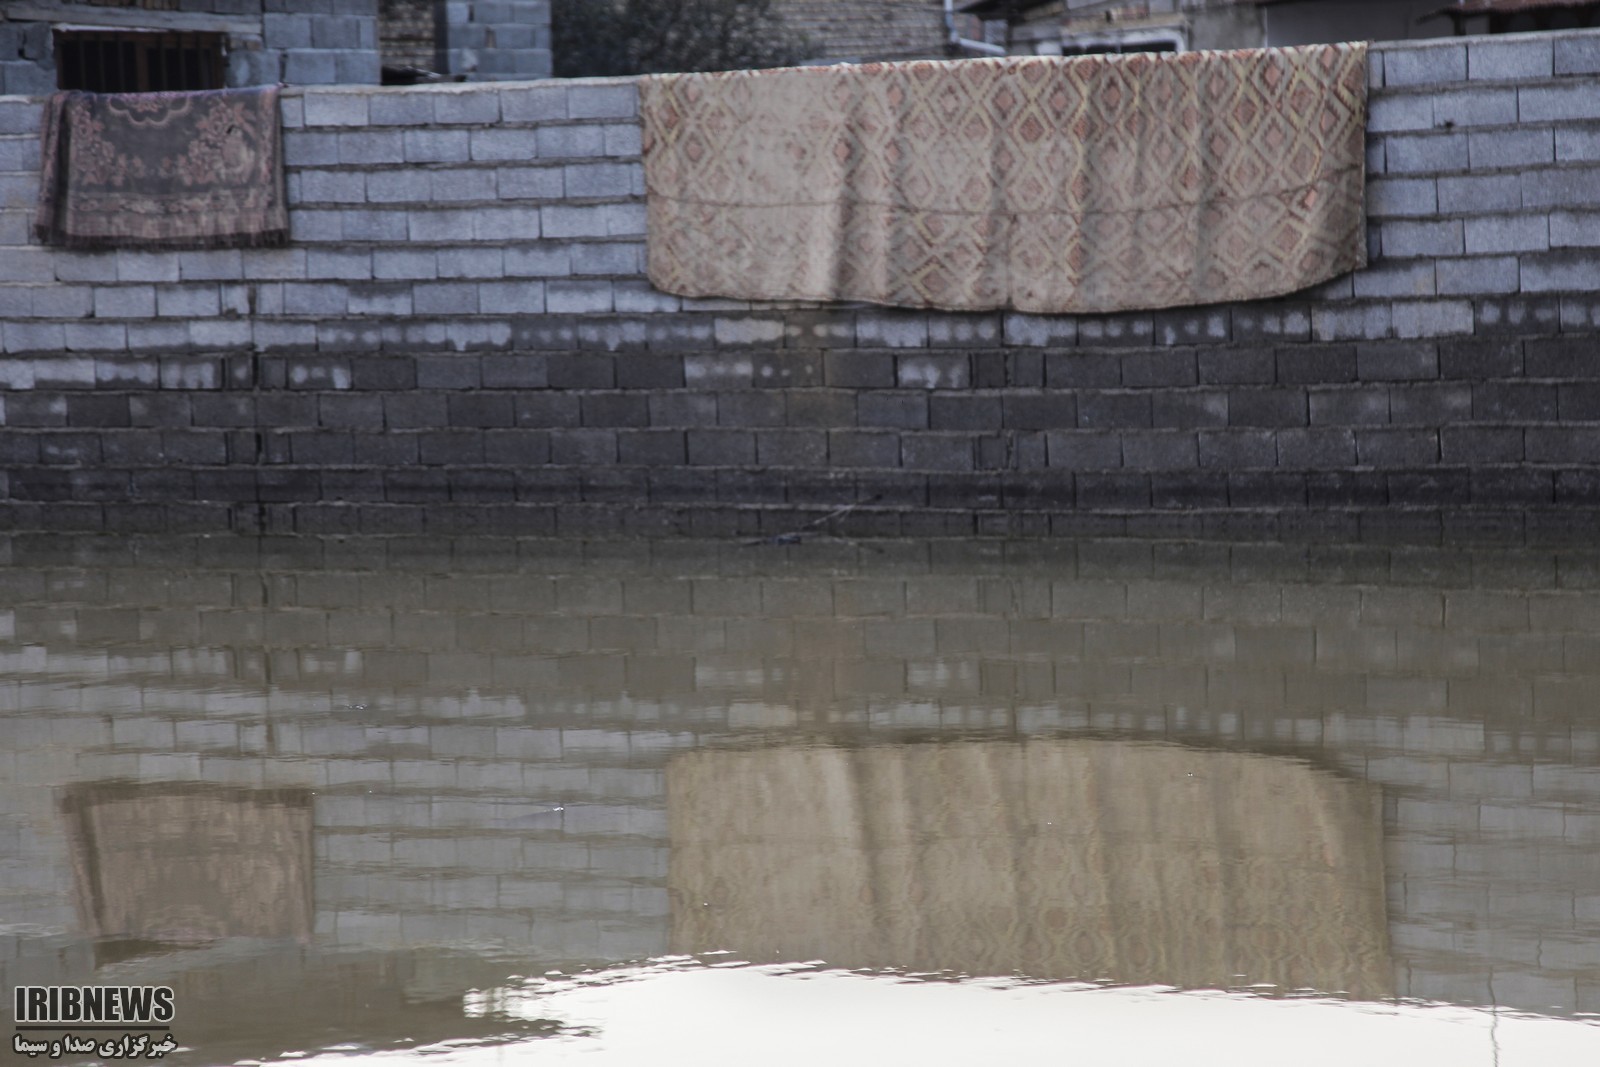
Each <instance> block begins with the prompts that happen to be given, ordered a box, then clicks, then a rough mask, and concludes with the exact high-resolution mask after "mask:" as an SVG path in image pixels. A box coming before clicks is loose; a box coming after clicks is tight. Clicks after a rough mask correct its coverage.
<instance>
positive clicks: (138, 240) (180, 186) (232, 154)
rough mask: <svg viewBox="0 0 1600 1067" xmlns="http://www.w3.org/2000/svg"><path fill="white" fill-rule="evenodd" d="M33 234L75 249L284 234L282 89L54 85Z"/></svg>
mask: <svg viewBox="0 0 1600 1067" xmlns="http://www.w3.org/2000/svg"><path fill="white" fill-rule="evenodd" d="M42 141H43V143H42V145H41V149H42V157H43V158H42V164H41V168H40V176H39V211H38V215H37V217H36V218H35V220H34V234H35V236H36V237H37V238H38V239H39V240H40V241H41V242H43V243H45V244H53V245H66V246H68V247H75V248H223V247H258V246H267V245H281V244H284V243H286V242H287V241H288V238H289V212H288V202H287V199H286V197H285V195H284V182H283V150H282V147H281V145H282V139H281V135H280V132H279V124H278V89H277V87H276V86H263V87H261V88H255V89H221V90H212V91H204V92H187V93H110V94H99V93H83V92H66V93H56V94H55V95H54V96H52V97H51V98H50V101H49V103H48V104H47V105H46V108H45V114H44V125H43V131H42Z"/></svg>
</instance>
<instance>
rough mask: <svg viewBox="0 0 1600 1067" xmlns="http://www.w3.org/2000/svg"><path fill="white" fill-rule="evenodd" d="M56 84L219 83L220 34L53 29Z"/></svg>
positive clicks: (148, 88)
mask: <svg viewBox="0 0 1600 1067" xmlns="http://www.w3.org/2000/svg"><path fill="white" fill-rule="evenodd" d="M55 45H56V88H58V89H83V90H86V91H88V92H91V93H159V92H178V91H183V90H190V89H221V88H222V87H223V73H224V70H225V63H224V61H223V56H224V48H223V35H222V34H220V33H176V32H171V33H146V32H139V31H134V32H129V31H110V30H107V31H101V30H57V31H56V33H55Z"/></svg>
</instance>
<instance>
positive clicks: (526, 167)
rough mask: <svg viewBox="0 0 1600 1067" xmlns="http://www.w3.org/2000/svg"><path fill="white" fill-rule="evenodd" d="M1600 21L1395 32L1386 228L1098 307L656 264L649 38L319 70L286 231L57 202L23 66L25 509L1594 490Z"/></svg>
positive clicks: (1085, 501) (16, 500)
mask: <svg viewBox="0 0 1600 1067" xmlns="http://www.w3.org/2000/svg"><path fill="white" fill-rule="evenodd" d="M1597 56H1600V34H1596V33H1593V32H1571V33H1557V34H1543V35H1525V36H1518V37H1515V38H1455V39H1450V40H1445V41H1438V42H1408V43H1404V44H1388V45H1381V46H1379V47H1377V48H1376V49H1375V50H1374V52H1373V53H1372V65H1371V72H1372V84H1373V90H1372V99H1371V121H1370V124H1369V128H1370V134H1369V140H1368V166H1369V181H1370V185H1369V221H1370V233H1369V241H1370V247H1371V252H1372V263H1371V265H1370V266H1369V267H1368V268H1367V269H1365V270H1363V271H1359V272H1356V273H1354V274H1351V275H1347V276H1344V277H1341V278H1338V279H1335V280H1333V281H1331V282H1329V283H1327V284H1325V285H1322V286H1319V287H1317V288H1316V289H1314V290H1311V291H1308V292H1305V293H1301V294H1296V295H1294V296H1292V297H1289V298H1285V299H1280V300H1272V301H1263V302H1256V303H1246V304H1238V305H1232V306H1221V307H1209V308H1195V309H1178V310H1174V311H1163V312H1156V313H1134V314H1123V315H1110V316H1081V317H1070V316H1063V317H1040V316H1031V315H1021V314H1002V313H996V314H979V315H953V314H946V313H928V312H917V311H904V310H890V309H880V308H873V307H865V306H850V305H829V306H820V307H819V306H814V305H803V304H793V305H774V304H761V305H751V304H747V303H741V302H737V301H724V300H684V299H679V298H677V297H673V296H669V295H666V294H662V293H659V292H656V291H655V290H653V289H652V288H651V287H650V286H649V284H648V282H647V281H646V280H645V278H644V275H643V256H644V198H643V172H642V168H641V165H640V161H639V151H640V130H639V125H638V118H637V102H636V92H635V89H634V86H633V85H632V83H631V82H629V81H627V80H614V81H603V80H602V81H574V82H549V83H543V84H522V83H516V84H513V83H507V84H495V85H452V86H434V87H419V88H408V89H370V88H362V89H349V88H329V89H305V90H303V91H299V92H291V93H289V94H288V95H287V96H286V97H285V100H284V123H285V127H286V131H285V143H286V151H287V154H288V165H289V175H288V179H289V187H290V196H291V201H292V205H293V209H292V219H291V221H292V227H293V234H294V243H293V246H292V247H290V248H287V249H280V250H245V251H243V252H238V251H230V252H169V253H130V252H119V253H102V254H85V253H80V252H63V251H57V250H53V249H44V248H39V247H36V246H29V245H27V244H26V243H25V242H26V240H27V221H28V216H29V212H30V211H31V208H32V202H33V195H34V193H33V187H34V181H35V177H34V175H35V172H36V168H37V149H36V147H35V145H36V137H37V123H38V110H39V105H38V102H37V101H32V100H23V99H8V100H4V101H0V242H6V244H5V245H4V248H3V250H0V319H3V322H0V347H3V349H4V355H5V358H4V359H3V361H0V389H3V390H4V396H3V397H0V399H3V400H4V401H5V422H4V425H3V426H0V455H4V456H5V457H7V458H6V463H7V467H6V471H5V473H6V477H5V479H4V480H3V481H0V501H3V504H0V521H3V522H6V523H9V524H10V525H12V526H24V527H39V526H44V527H51V526H58V525H60V526H67V527H71V528H81V527H85V526H87V527H91V528H101V527H103V526H107V525H111V526H116V527H117V528H142V527H145V526H149V525H155V526H173V527H193V526H203V527H208V528H213V527H214V528H222V527H228V526H233V527H235V528H250V529H254V528H263V527H264V528H268V529H272V530H275V531H276V530H283V531H290V530H294V531H301V532H315V531H332V530H367V531H373V532H377V531H385V530H386V531H393V532H418V531H422V530H427V531H431V532H440V531H445V532H449V531H467V530H473V529H481V528H484V526H485V524H491V525H499V526H501V527H503V528H507V529H524V530H530V531H534V532H538V531H545V532H550V531H555V532H591V533H594V532H603V531H611V532H651V533H690V534H739V535H743V534H775V533H781V532H784V531H787V530H792V529H794V528H795V526H796V525H797V524H799V523H803V522H806V521H810V520H812V519H814V518H817V517H819V516H820V515H822V514H825V513H827V512H830V511H833V510H836V509H839V508H841V507H846V506H850V505H856V509H855V510H854V511H852V512H851V513H850V514H849V515H848V516H846V519H845V522H846V524H847V525H846V526H845V527H843V528H846V529H849V530H851V531H853V532H856V533H871V534H885V535H895V534H900V533H907V534H919V533H938V532H951V533H962V534H969V535H970V534H974V533H1003V532H1012V533H1049V532H1082V531H1091V532H1094V531H1099V532H1107V533H1115V532H1118V531H1121V530H1128V529H1134V528H1138V529H1153V530H1172V531H1184V532H1190V533H1205V532H1208V531H1209V532H1216V533H1222V534H1229V535H1240V534H1247V535H1254V534H1265V535H1269V536H1282V535H1285V534H1288V533H1293V532H1295V531H1296V530H1299V529H1302V528H1304V527H1307V526H1309V527H1311V528H1313V529H1315V530H1316V531H1318V532H1319V533H1322V534H1327V533H1329V532H1331V533H1332V534H1333V535H1335V536H1342V535H1350V536H1357V535H1360V536H1365V535H1379V534H1386V533H1390V532H1395V531H1399V532H1401V533H1404V534H1405V535H1406V536H1423V537H1436V536H1444V535H1446V534H1451V535H1455V534H1467V533H1470V534H1484V535H1493V536H1501V535H1509V536H1518V535H1529V534H1532V535H1535V536H1541V537H1542V536H1553V537H1565V536H1572V535H1574V531H1577V532H1578V533H1580V534H1581V532H1582V531H1584V530H1587V529H1588V528H1589V526H1590V524H1592V522H1593V521H1594V513H1595V511H1596V509H1597V508H1600V459H1597V456H1600V451H1597V450H1596V447H1595V446H1596V444H1597V443H1600V399H1597V398H1600V371H1597V364H1596V361H1595V358H1594V346H1595V338H1596V336H1597V333H1600V212H1597V211H1595V210H1594V204H1595V203H1596V202H1597V201H1600V149H1597V148H1596V147H1595V146H1596V145H1600V109H1597V107H1596V106H1595V104H1594V103H1593V100H1594V98H1595V94H1594V88H1595V85H1596V76H1597V75H1600V70H1597V69H1596V68H1597V66H1600V59H1597V58H1596V57H1597ZM1307 516H1310V518H1309V519H1308V518H1307Z"/></svg>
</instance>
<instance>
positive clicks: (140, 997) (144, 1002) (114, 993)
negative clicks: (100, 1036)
mask: <svg viewBox="0 0 1600 1067" xmlns="http://www.w3.org/2000/svg"><path fill="white" fill-rule="evenodd" d="M13 1008H14V1010H15V1013H16V1020H17V1026H18V1027H19V1028H21V1027H28V1028H39V1027H46V1026H55V1025H59V1024H70V1025H74V1026H82V1025H84V1024H92V1023H116V1024H120V1025H122V1026H138V1025H151V1024H154V1025H160V1026H162V1027H163V1028H164V1027H165V1025H166V1024H168V1023H170V1022H172V1019H173V1016H174V1014H176V1012H175V1004H174V1000H173V996H172V989H171V988H170V987H168V986H148V985H146V986H75V985H63V986H54V985H52V986H40V985H32V986H30V985H19V986H17V987H16V989H15V991H14V992H13Z"/></svg>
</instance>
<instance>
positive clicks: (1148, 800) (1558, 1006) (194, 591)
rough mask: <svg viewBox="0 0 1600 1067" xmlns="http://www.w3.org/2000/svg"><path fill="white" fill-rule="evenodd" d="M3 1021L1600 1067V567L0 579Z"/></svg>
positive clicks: (1174, 560) (35, 571) (692, 564)
mask: <svg viewBox="0 0 1600 1067" xmlns="http://www.w3.org/2000/svg"><path fill="white" fill-rule="evenodd" d="M0 972H3V975H4V980H5V981H4V984H5V985H6V986H7V988H8V990H9V988H10V987H11V986H14V985H17V984H30V985H85V984H96V985H123V984H139V983H158V984H164V985H170V986H172V987H173V988H174V989H175V991H176V998H177V1007H178V1018H177V1022H176V1024H175V1026H174V1030H173V1033H174V1035H175V1037H176V1038H177V1039H178V1040H179V1041H180V1042H181V1043H182V1045H183V1049H182V1051H179V1052H177V1053H174V1054H173V1055H172V1056H171V1057H169V1058H168V1062H175V1063H185V1064H231V1063H235V1062H239V1061H275V1060H285V1059H293V1060H296V1061H299V1062H304V1061H305V1060H306V1059H308V1058H309V1059H315V1060H319V1061H321V1060H324V1059H326V1060H330V1061H331V1060H333V1059H335V1058H337V1059H338V1061H339V1062H343V1063H349V1062H365V1061H368V1060H370V1061H380V1060H381V1061H385V1062H388V1061H393V1060H406V1061H410V1060H426V1061H428V1062H460V1063H470V1064H478V1063H491V1062H492V1063H501V1062H534V1061H536V1062H541V1063H542V1062H547V1061H553V1062H561V1061H562V1060H563V1059H565V1058H572V1057H580V1058H582V1059H583V1060H585V1061H595V1060H597V1059H598V1060H599V1061H603V1062H617V1063H632V1062H639V1063H646V1062H648V1063H663V1062H685V1063H719V1062H721V1063H734V1062H739V1063H745V1062H751V1061H756V1062H765V1063H811V1064H814V1063H819V1062H824V1063H825V1062H828V1061H830V1060H832V1061H838V1062H862V1061H864V1060H869V1059H870V1060H873V1061H880V1062H919V1063H970V1062H976V1061H990V1062H1016V1063H1023V1062H1060V1061H1061V1060H1062V1058H1063V1057H1070V1058H1072V1059H1074V1060H1076V1059H1077V1058H1079V1057H1080V1056H1081V1057H1087V1060H1088V1061H1090V1062H1117V1063H1152V1064H1154V1063H1161V1064H1195V1065H1200V1064H1210V1063H1223V1062H1227V1063H1230V1064H1237V1063H1260V1064H1277V1063H1283V1062H1295V1063H1323V1062H1325V1063H1340V1064H1344V1063H1356V1062H1359V1063H1379V1064H1382V1063H1446V1062H1448V1063H1452V1064H1455V1063H1483V1064H1496V1063H1498V1064H1502V1065H1504V1064H1521V1063H1528V1064H1544V1063H1579V1062H1600V1047H1597V1045H1600V1026H1596V1025H1595V1019H1596V1018H1597V1015H1596V1013H1600V553H1581V552H1574V551H1570V550H1562V551H1561V552H1560V553H1555V552H1539V551H1535V550H1518V551H1514V552H1513V551H1500V550H1482V551H1443V550H1437V549H1420V548H1388V547H1381V546H1365V547H1359V548H1345V547H1331V546H1303V545H1302V546H1279V545H1237V546H1228V545H1192V544H1163V543H1153V542H1137V543H1132V542H1077V543H1071V542H1062V543H1048V544H1041V543H1028V544H998V543H987V544H970V543H953V542H930V543H891V544H850V543H838V542H831V543H830V542H819V543H810V544H802V545H796V546H741V545H729V544H720V545H713V544H682V543H654V544H616V543H594V544H587V545H584V544H575V543H570V542H568V543H557V542H542V541H523V542H515V541H511V540H496V539H483V540H477V541H457V542H417V541H410V540H404V539H388V540H384V539H371V540H365V541H362V540H355V541H331V540H330V541H317V540H309V539H308V540H300V541H284V540H271V539H263V540H247V539H227V538H197V539H150V540H141V539H138V538H133V539H119V540H115V541H112V540H104V539H95V538H85V539H73V538H59V537H58V538H31V537H14V538H10V539H5V540H0ZM7 999H8V1002H9V995H8V998H7ZM6 1037H7V1038H8V1040H9V1037H10V1035H6ZM1319 1057H1320V1058H1319ZM39 1062H43V1061H39Z"/></svg>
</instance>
